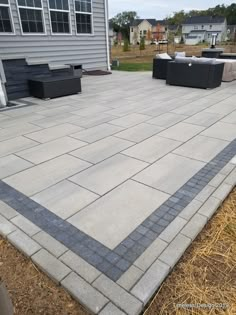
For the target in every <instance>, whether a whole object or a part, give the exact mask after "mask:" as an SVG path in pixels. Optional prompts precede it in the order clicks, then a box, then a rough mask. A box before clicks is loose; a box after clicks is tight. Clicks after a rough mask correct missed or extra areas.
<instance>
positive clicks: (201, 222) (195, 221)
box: [181, 212, 207, 240]
mask: <svg viewBox="0 0 236 315" xmlns="http://www.w3.org/2000/svg"><path fill="white" fill-rule="evenodd" d="M206 223H207V218H206V217H205V216H204V215H201V214H200V213H199V212H198V213H196V214H195V215H194V216H193V217H192V219H191V220H190V221H189V222H188V223H187V224H186V226H185V227H184V228H183V229H182V231H181V234H183V235H185V236H187V237H189V238H191V239H192V240H194V239H195V238H196V236H197V235H198V234H199V233H200V232H201V230H202V229H203V228H204V226H205V225H206Z"/></svg>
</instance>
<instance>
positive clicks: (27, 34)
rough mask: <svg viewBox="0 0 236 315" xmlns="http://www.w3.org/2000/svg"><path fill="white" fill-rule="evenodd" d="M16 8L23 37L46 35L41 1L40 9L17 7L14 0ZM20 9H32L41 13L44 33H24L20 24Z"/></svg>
mask: <svg viewBox="0 0 236 315" xmlns="http://www.w3.org/2000/svg"><path fill="white" fill-rule="evenodd" d="M16 6H17V12H18V17H19V23H20V30H21V35H23V36H46V35H47V30H46V23H45V16H44V9H43V0H41V8H35V7H27V6H24V5H18V0H16ZM20 9H33V10H39V11H41V12H42V22H43V29H44V32H43V33H24V31H23V28H22V23H21V17H20Z"/></svg>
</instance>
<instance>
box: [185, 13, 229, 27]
mask: <svg viewBox="0 0 236 315" xmlns="http://www.w3.org/2000/svg"><path fill="white" fill-rule="evenodd" d="M224 21H225V17H224V16H217V15H215V16H191V17H189V18H187V19H186V20H185V21H184V23H183V25H184V24H214V23H217V24H221V23H224Z"/></svg>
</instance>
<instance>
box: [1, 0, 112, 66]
mask: <svg viewBox="0 0 236 315" xmlns="http://www.w3.org/2000/svg"><path fill="white" fill-rule="evenodd" d="M16 1H17V0H10V5H11V12H12V16H13V21H14V27H15V35H2V34H0V59H1V57H3V58H5V57H10V58H14V57H16V58H17V57H19V56H22V57H26V58H27V60H29V61H40V60H44V61H48V62H50V63H51V64H66V63H77V62H78V63H81V64H82V65H83V67H84V68H85V69H104V68H107V52H106V29H105V9H104V0H93V1H92V4H93V8H92V10H93V17H92V18H93V30H94V33H93V34H91V35H90V34H89V35H76V23H75V13H74V1H73V0H69V4H70V17H71V31H72V35H60V34H59V35H54V34H51V26H50V18H49V9H48V2H47V0H42V3H43V8H44V10H43V11H44V20H45V27H46V34H45V35H38V34H36V35H24V34H22V33H21V27H20V20H19V16H18V10H17V5H16Z"/></svg>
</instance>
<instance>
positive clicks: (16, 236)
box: [7, 230, 41, 256]
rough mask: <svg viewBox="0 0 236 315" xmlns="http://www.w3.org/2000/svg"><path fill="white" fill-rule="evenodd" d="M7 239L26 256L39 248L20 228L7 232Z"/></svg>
mask: <svg viewBox="0 0 236 315" xmlns="http://www.w3.org/2000/svg"><path fill="white" fill-rule="evenodd" d="M7 239H8V240H9V241H10V243H12V244H13V245H14V246H15V247H16V248H18V249H19V250H20V251H21V252H22V253H24V254H25V255H26V256H32V255H33V254H34V253H36V252H37V251H39V250H40V249H41V246H40V245H39V244H38V243H37V242H35V241H34V240H32V238H31V237H30V236H28V235H26V234H25V233H23V232H22V231H20V230H16V231H14V232H13V233H11V234H9V235H8V237H7Z"/></svg>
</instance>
